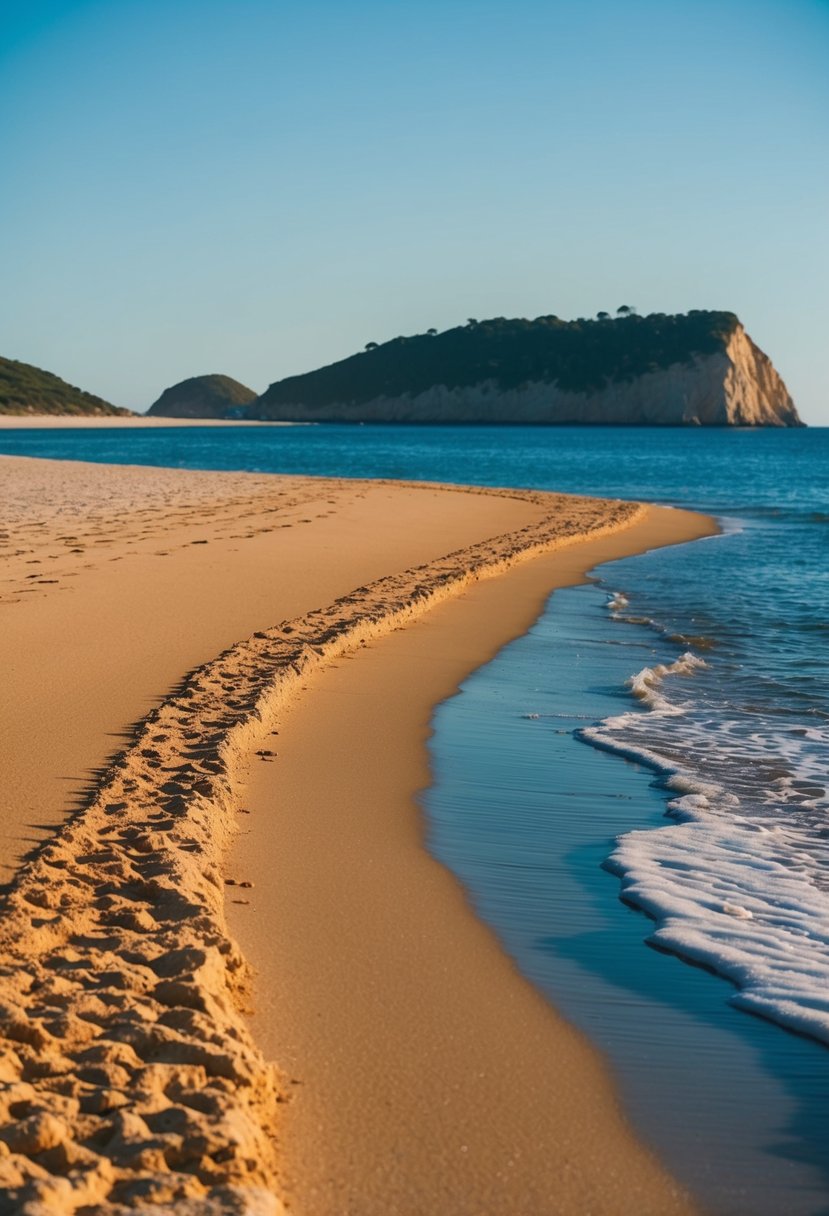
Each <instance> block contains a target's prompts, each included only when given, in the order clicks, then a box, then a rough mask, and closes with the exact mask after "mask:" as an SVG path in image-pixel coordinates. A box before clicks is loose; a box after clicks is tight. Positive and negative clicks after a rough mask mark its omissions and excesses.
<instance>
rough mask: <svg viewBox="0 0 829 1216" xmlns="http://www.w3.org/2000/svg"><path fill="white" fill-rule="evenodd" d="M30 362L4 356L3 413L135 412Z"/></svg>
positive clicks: (0, 365) (0, 375)
mask: <svg viewBox="0 0 829 1216" xmlns="http://www.w3.org/2000/svg"><path fill="white" fill-rule="evenodd" d="M131 413H132V411H131V410H124V409H120V408H119V407H118V406H117V405H110V403H109V402H108V401H103V400H102V399H101V398H100V397H95V396H93V395H92V393H85V392H84V391H83V390H82V389H79V388H75V386H74V385H72V384H67V383H66V381H65V380H61V378H60V376H54V375H53V374H52V373H51V372H44V371H42V370H41V369H40V368H39V367H32V365H31V364H30V363H18V361H17V360H16V359H3V358H2V357H0V414H77V415H82V414H86V415H101V414H112V415H118V414H131Z"/></svg>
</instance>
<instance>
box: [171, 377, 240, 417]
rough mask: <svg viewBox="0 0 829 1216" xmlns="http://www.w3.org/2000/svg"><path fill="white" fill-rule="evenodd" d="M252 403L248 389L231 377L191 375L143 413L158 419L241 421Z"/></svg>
mask: <svg viewBox="0 0 829 1216" xmlns="http://www.w3.org/2000/svg"><path fill="white" fill-rule="evenodd" d="M255 400H256V393H255V392H254V391H253V389H252V388H247V387H246V385H244V384H240V383H239V381H238V380H234V379H232V377H231V376H221V375H216V374H213V375H209V376H191V377H190V379H189V380H182V381H180V383H178V384H174V385H173V386H172V387H171V388H166V389H165V390H164V392H163V393H162V394H161V396H160V397H159V398H158V400H157V401H155V402H153V404H152V405H151V406H150V408H149V409H148V410H147V413H148V414H152V415H153V416H154V417H159V418H243V417H245V416H246V409H245V407H246V406H248V405H249V404H250V403H251V402H252V401H255Z"/></svg>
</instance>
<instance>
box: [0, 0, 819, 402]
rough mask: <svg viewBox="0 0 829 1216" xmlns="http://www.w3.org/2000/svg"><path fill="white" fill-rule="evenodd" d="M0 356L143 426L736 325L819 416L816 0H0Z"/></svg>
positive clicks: (817, 20) (817, 54) (800, 400)
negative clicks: (471, 328)
mask: <svg viewBox="0 0 829 1216" xmlns="http://www.w3.org/2000/svg"><path fill="white" fill-rule="evenodd" d="M0 166H2V171H0V183H2V185H1V186H0V276H2V291H0V354H3V355H5V356H6V357H9V358H15V359H21V360H23V361H25V362H28V363H34V364H35V365H37V366H38V367H43V368H46V369H48V370H49V371H53V372H55V373H57V374H58V375H60V376H62V377H63V378H64V379H66V380H69V381H70V382H71V383H73V384H76V385H79V386H81V387H83V388H85V389H87V390H88V391H90V392H94V393H97V394H98V395H100V396H102V397H104V398H106V399H107V400H109V401H112V402H114V403H115V404H117V405H125V406H128V407H129V408H131V409H139V410H144V409H146V408H147V407H148V406H149V405H150V404H151V403H152V402H153V401H154V400H155V399H156V398H157V397H158V396H159V395H160V393H161V391H162V390H163V389H164V388H166V387H167V386H168V385H171V384H174V383H176V382H178V381H179V380H182V379H184V378H186V377H188V376H193V375H200V374H203V373H208V372H222V373H224V374H226V375H230V376H233V377H235V378H236V379H238V380H241V381H242V382H243V383H245V384H247V385H250V387H252V388H254V389H256V390H257V391H260V392H261V391H262V390H264V388H265V387H266V386H267V385H268V384H269V383H271V382H273V381H274V380H278V379H281V378H282V377H283V376H287V375H293V374H296V373H300V372H304V371H309V370H311V369H312V368H314V367H318V366H320V365H322V364H325V363H330V362H332V361H333V360H335V359H339V358H343V357H345V356H347V355H349V354H352V353H353V352H354V351H356V350H359V349H361V348H362V347H363V346H364V345H365V344H366V342H368V341H376V342H382V341H384V340H386V339H389V338H393V337H395V336H396V335H398V334H408V333H420V332H423V331H424V330H426V329H428V328H430V327H435V328H438V329H444V328H447V327H449V326H452V325H457V324H462V323H464V322H465V321H466V320H467V318H469V317H476V318H478V319H479V320H482V319H484V318H486V317H491V316H507V317H510V316H523V317H535V316H539V315H543V314H549V313H555V314H557V315H558V316H560V317H564V318H570V317H580V316H592V315H594V314H595V313H596V312H597V311H598V310H600V309H603V310H606V311H609V312H613V311H614V310H615V309H616V308H617V307H618V306H619V305H622V304H628V305H632V306H634V307H636V308H637V310H638V311H639V312H640V313H648V312H684V311H686V310H687V309H689V308H716V309H729V310H732V311H734V312H736V313H737V314H738V315H739V317H740V318H741V320H742V321H743V322H744V324H745V326H746V328H747V330H748V332H749V333H750V334H751V336H752V337H753V338H754V340H755V341H756V342H757V343H758V344H759V345H760V346H761V347H762V348H763V349H764V350H765V351H766V353H767V354H768V355H769V356H770V357H771V358H772V360H773V361H774V363H775V366H776V367H777V369H778V370H779V371H780V373H781V375H782V376H783V378H784V379H785V381H786V383H787V385H788V387H789V389H790V391H791V393H792V396H793V397H794V399H795V402H796V404H797V405H798V407H799V409H800V412H801V415H802V417H803V418H804V420H805V421H807V422H810V423H812V424H816V425H829V371H827V357H826V353H825V347H826V335H827V334H829V0H751V2H750V3H749V2H748V0H719V2H716V3H715V2H714V0H578V2H575V0H573V2H572V3H564V2H560V0H508V2H507V0H410V2H409V3H402V2H399V0H398V2H395V0H382V2H381V0H285V2H283V0H106V2H101V0H74V2H73V0H0Z"/></svg>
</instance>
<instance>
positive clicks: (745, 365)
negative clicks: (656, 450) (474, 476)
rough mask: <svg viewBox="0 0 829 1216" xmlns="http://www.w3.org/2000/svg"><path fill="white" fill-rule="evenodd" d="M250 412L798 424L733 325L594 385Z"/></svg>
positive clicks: (759, 356) (296, 417) (312, 416)
mask: <svg viewBox="0 0 829 1216" xmlns="http://www.w3.org/2000/svg"><path fill="white" fill-rule="evenodd" d="M249 416H251V417H260V418H266V417H267V418H279V419H283V420H285V421H295V422H313V421H317V422H415V423H498V424H500V423H542V424H543V423H546V424H566V423H576V424H579V423H581V424H592V425H602V424H604V425H628V426H800V425H802V423H801V422H800V419H799V418H798V415H797V411H796V409H795V406H794V403H793V401H792V399H791V397H790V396H789V393H788V391H787V389H786V386H785V384H784V383H783V381H782V380H781V378H780V376H779V375H778V374H777V372H776V371H775V369H774V367H773V366H772V363H771V361H770V360H769V359H768V357H767V356H766V355H765V354H764V353H763V352H762V351H761V350H760V349H759V347H757V346H755V344H754V343H753V342H752V341H751V339H750V338H749V336H748V334H747V333H746V332H745V330H744V329H743V327H742V325H739V324H738V325H736V326H735V328H734V330H733V332H732V333H731V334H730V335H729V337H728V340H727V342H725V343H724V345H723V347H722V348H721V349H720V350H717V351H715V352H714V353H710V354H697V355H693V356H692V357H691V358H689V360H688V361H687V362H677V363H673V364H671V365H670V366H668V367H664V368H662V367H660V368H657V369H656V370H654V371H649V372H645V373H644V374H642V375H638V376H635V377H633V378H631V379H622V380H610V381H607V382H606V383H605V384H604V386H603V387H601V388H591V389H589V390H585V391H581V392H573V391H565V390H562V389H561V388H559V386H558V384H556V383H554V382H546V381H543V380H528V381H526V382H525V383H523V384H521V385H519V386H517V387H512V388H504V387H502V386H501V385H500V384H499V383H498V381H496V380H495V379H487V380H482V381H480V382H478V383H477V384H471V385H464V386H459V387H452V388H449V387H447V386H446V385H445V384H434V385H432V386H431V387H430V388H428V389H426V390H424V391H421V392H417V393H402V394H396V395H378V396H375V397H373V398H371V399H369V400H366V401H361V402H354V401H347V400H343V401H333V402H330V403H328V404H315V405H308V404H306V403H304V402H303V401H302V400H301V399H300V400H297V401H295V402H286V403H280V404H277V403H275V402H274V403H270V402H269V401H268V395H267V394H265V395H264V396H263V397H262V398H260V399H259V401H258V402H257V403H256V405H254V406H253V407H252V408H251V410H250V413H249Z"/></svg>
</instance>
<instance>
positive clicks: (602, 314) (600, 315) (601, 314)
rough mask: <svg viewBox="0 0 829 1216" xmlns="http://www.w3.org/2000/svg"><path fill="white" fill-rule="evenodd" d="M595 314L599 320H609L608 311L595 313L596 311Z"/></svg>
mask: <svg viewBox="0 0 829 1216" xmlns="http://www.w3.org/2000/svg"><path fill="white" fill-rule="evenodd" d="M596 316H597V317H598V319H599V320H600V321H609V320H610V313H609V312H597V313H596Z"/></svg>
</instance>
